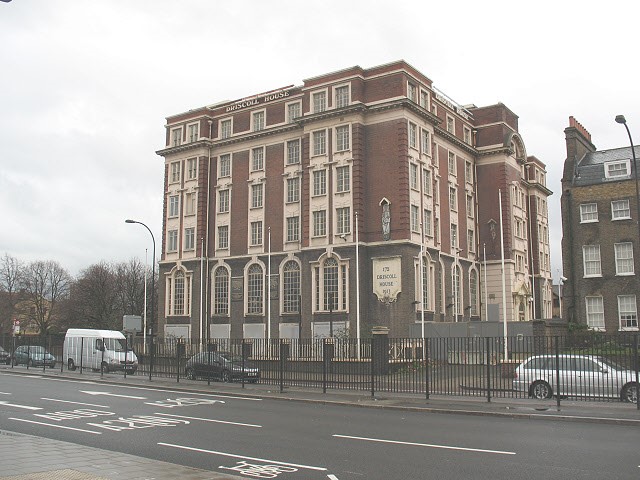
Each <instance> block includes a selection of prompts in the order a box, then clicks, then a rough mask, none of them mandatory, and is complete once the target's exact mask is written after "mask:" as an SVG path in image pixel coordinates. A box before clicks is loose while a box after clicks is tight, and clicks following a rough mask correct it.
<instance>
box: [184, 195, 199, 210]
mask: <svg viewBox="0 0 640 480" xmlns="http://www.w3.org/2000/svg"><path fill="white" fill-rule="evenodd" d="M195 213H196V194H195V193H194V192H189V193H186V194H185V196H184V214H185V215H193V214H195Z"/></svg>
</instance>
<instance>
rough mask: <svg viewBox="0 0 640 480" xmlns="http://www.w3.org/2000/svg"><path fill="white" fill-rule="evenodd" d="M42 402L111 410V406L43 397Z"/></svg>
mask: <svg viewBox="0 0 640 480" xmlns="http://www.w3.org/2000/svg"><path fill="white" fill-rule="evenodd" d="M40 400H48V401H50V402H61V403H73V404H75V405H85V406H87V407H96V408H111V407H110V406H109V405H97V404H95V403H84V402H72V401H71V400H60V399H59V398H46V397H42V398H40Z"/></svg>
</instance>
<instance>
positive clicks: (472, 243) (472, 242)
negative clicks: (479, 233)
mask: <svg viewBox="0 0 640 480" xmlns="http://www.w3.org/2000/svg"><path fill="white" fill-rule="evenodd" d="M467 245H468V248H469V252H470V253H473V252H475V251H476V235H475V232H474V231H473V230H472V229H471V228H469V229H468V230H467Z"/></svg>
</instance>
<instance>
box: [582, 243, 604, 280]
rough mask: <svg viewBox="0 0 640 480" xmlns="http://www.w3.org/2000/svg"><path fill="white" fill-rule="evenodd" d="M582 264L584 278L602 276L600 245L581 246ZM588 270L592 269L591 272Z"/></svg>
mask: <svg viewBox="0 0 640 480" xmlns="http://www.w3.org/2000/svg"><path fill="white" fill-rule="evenodd" d="M582 264H583V265H582V266H583V269H584V270H583V272H584V277H585V278H589V277H601V276H602V257H601V255H600V245H583V246H582ZM596 266H597V267H596ZM588 271H592V272H593V273H587V272H588Z"/></svg>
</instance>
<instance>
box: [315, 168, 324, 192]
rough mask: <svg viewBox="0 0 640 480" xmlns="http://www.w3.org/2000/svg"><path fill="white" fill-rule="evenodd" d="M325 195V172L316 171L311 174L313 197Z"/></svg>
mask: <svg viewBox="0 0 640 480" xmlns="http://www.w3.org/2000/svg"><path fill="white" fill-rule="evenodd" d="M326 194H327V171H326V170H316V171H314V172H313V195H314V196H318V195H326Z"/></svg>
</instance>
